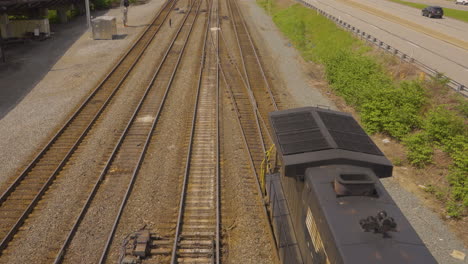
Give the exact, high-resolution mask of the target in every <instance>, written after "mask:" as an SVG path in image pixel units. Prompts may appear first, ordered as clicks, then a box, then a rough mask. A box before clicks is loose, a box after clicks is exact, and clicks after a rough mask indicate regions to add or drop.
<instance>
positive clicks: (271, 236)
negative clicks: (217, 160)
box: [219, 63, 279, 257]
mask: <svg viewBox="0 0 468 264" xmlns="http://www.w3.org/2000/svg"><path fill="white" fill-rule="evenodd" d="M219 68H220V72H221V76H222V78H223V81H224V84H225V86H226V89H227V90H228V92H229V94H230V95H231V96H229V97H230V98H231V102H232V104H233V106H234V109H235V110H236V115H237V118H236V120H237V124H238V126H239V130H240V132H241V135H242V141H243V142H244V146H245V148H246V149H247V153H248V156H249V159H248V160H249V164H250V167H251V169H252V173H253V174H254V175H255V176H254V177H255V179H256V181H255V182H256V184H255V186H256V187H257V193H258V195H259V196H260V199H261V200H262V201H263V195H262V189H261V186H260V181H259V178H258V174H257V171H256V170H255V162H254V159H253V156H252V153H251V152H250V146H249V143H248V141H247V135H246V132H245V130H244V127H243V126H242V122H241V120H240V119H241V114H240V112H239V108H238V106H237V103H236V102H235V97H234V94H233V92H232V89H231V88H230V85H229V84H228V82H227V80H226V76H225V73H224V70H223V67H222V66H221V63H220V64H219ZM262 208H263V214H264V219H265V221H266V224H267V225H268V227H269V228H268V233H269V234H270V236H269V237H270V240H271V241H270V242H271V243H273V245H274V246H273V248H274V250H275V255H276V257H279V252H278V249H277V248H276V243H275V236H274V233H273V229H272V226H271V224H270V222H269V218H268V211H267V208H266V205H265V204H263V206H262Z"/></svg>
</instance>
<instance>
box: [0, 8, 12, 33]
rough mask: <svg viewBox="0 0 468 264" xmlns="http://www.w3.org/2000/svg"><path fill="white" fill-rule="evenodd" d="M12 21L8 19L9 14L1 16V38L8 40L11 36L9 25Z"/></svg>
mask: <svg viewBox="0 0 468 264" xmlns="http://www.w3.org/2000/svg"><path fill="white" fill-rule="evenodd" d="M9 23H10V20H9V19H8V14H6V13H4V14H0V37H1V38H2V39H6V38H8V36H9V30H8V24H9Z"/></svg>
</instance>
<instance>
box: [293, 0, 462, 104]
mask: <svg viewBox="0 0 468 264" xmlns="http://www.w3.org/2000/svg"><path fill="white" fill-rule="evenodd" d="M297 1H298V2H299V3H302V4H304V5H305V6H307V7H309V8H312V9H314V10H316V11H317V12H318V13H320V14H321V15H323V16H324V17H326V18H328V19H330V20H332V21H333V22H335V24H336V25H338V26H340V27H342V28H344V29H345V30H347V31H349V32H351V33H353V34H354V35H356V36H358V37H360V38H361V39H362V40H365V41H366V42H367V43H369V44H372V45H375V46H377V47H378V48H380V49H382V50H384V51H385V52H388V53H390V54H393V55H394V56H396V57H399V58H400V59H401V60H403V61H406V62H409V63H412V64H414V65H415V66H416V67H418V68H419V69H420V70H421V71H423V72H424V73H426V74H428V75H430V76H432V77H436V76H443V77H446V78H448V77H447V76H445V75H444V74H442V73H440V72H438V71H436V70H434V69H432V68H430V67H429V66H427V65H425V64H423V63H422V62H420V61H417V60H416V59H414V58H413V57H411V56H409V55H408V54H405V53H403V52H401V51H399V50H398V49H396V48H395V47H392V46H390V45H388V44H386V43H384V42H383V41H381V40H379V39H377V38H376V37H374V36H372V35H371V34H368V33H366V32H365V31H362V30H361V29H359V28H357V27H355V26H353V25H351V24H349V23H347V22H345V21H344V20H343V19H341V18H338V17H335V16H333V15H331V14H328V13H327V12H325V11H324V10H322V9H320V8H318V7H315V6H313V5H312V4H310V3H307V2H305V1H302V0H297ZM448 80H449V81H448V83H447V86H448V87H450V88H452V89H453V90H455V91H457V92H458V93H460V94H462V95H463V96H465V97H467V96H468V87H466V86H464V85H463V84H461V83H459V82H457V81H455V80H452V79H450V78H448Z"/></svg>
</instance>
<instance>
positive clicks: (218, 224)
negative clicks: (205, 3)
mask: <svg viewBox="0 0 468 264" xmlns="http://www.w3.org/2000/svg"><path fill="white" fill-rule="evenodd" d="M214 2H215V3H216V5H215V13H214V14H215V16H216V31H215V32H216V34H215V35H216V36H215V40H216V46H215V48H214V49H215V53H216V54H215V55H216V175H217V179H216V196H217V199H216V208H218V210H217V211H216V248H217V251H216V264H219V263H220V262H221V234H220V230H221V172H220V170H221V168H220V155H221V153H220V152H221V151H220V148H221V147H220V145H221V143H220V135H221V134H220V132H219V129H220V118H219V113H220V111H221V110H220V102H221V99H220V92H219V32H220V27H219V0H214ZM212 33H213V31H212ZM211 39H213V35H211Z"/></svg>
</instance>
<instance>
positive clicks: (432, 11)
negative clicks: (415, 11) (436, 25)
mask: <svg viewBox="0 0 468 264" xmlns="http://www.w3.org/2000/svg"><path fill="white" fill-rule="evenodd" d="M422 15H423V16H427V17H430V18H433V17H438V18H442V16H443V15H444V10H443V9H442V7H440V6H428V7H426V8H424V9H423V10H422Z"/></svg>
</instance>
